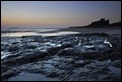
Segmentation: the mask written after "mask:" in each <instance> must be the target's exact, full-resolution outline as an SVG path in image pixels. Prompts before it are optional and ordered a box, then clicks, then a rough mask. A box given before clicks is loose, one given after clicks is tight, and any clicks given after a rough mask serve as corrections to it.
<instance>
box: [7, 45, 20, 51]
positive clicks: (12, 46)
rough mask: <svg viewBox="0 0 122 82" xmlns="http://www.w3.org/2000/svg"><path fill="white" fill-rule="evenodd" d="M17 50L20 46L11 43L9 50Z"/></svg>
mask: <svg viewBox="0 0 122 82" xmlns="http://www.w3.org/2000/svg"><path fill="white" fill-rule="evenodd" d="M16 50H19V47H18V46H15V45H11V46H10V47H9V49H8V51H9V52H12V51H16Z"/></svg>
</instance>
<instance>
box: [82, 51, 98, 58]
mask: <svg viewBox="0 0 122 82" xmlns="http://www.w3.org/2000/svg"><path fill="white" fill-rule="evenodd" d="M80 55H81V56H82V58H85V59H98V57H99V53H98V52H85V53H81V54H80Z"/></svg>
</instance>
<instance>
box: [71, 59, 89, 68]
mask: <svg viewBox="0 0 122 82" xmlns="http://www.w3.org/2000/svg"><path fill="white" fill-rule="evenodd" d="M90 62H91V61H89V60H86V61H85V60H84V61H76V62H75V64H74V65H73V67H84V66H85V65H87V64H89V63H90Z"/></svg>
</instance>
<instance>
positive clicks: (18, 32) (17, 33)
mask: <svg viewBox="0 0 122 82" xmlns="http://www.w3.org/2000/svg"><path fill="white" fill-rule="evenodd" d="M56 30H59V29H54V28H53V29H47V28H46V29H1V31H12V32H8V33H7V32H6V33H1V37H21V36H36V35H41V36H60V35H67V34H78V33H79V32H72V31H60V32H59V31H57V32H56ZM52 31H55V32H52ZM41 32H46V33H41Z"/></svg>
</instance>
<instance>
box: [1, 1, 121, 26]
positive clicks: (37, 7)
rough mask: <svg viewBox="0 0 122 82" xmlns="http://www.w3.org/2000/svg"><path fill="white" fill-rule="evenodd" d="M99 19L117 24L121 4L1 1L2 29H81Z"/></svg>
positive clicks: (106, 2) (103, 2)
mask: <svg viewBox="0 0 122 82" xmlns="http://www.w3.org/2000/svg"><path fill="white" fill-rule="evenodd" d="M100 18H106V19H109V20H110V23H113V22H118V21H121V1H2V2H1V26H2V27H12V26H18V27H57V28H58V27H70V26H84V25H88V24H90V23H91V22H92V21H97V20H99V19H100Z"/></svg>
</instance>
